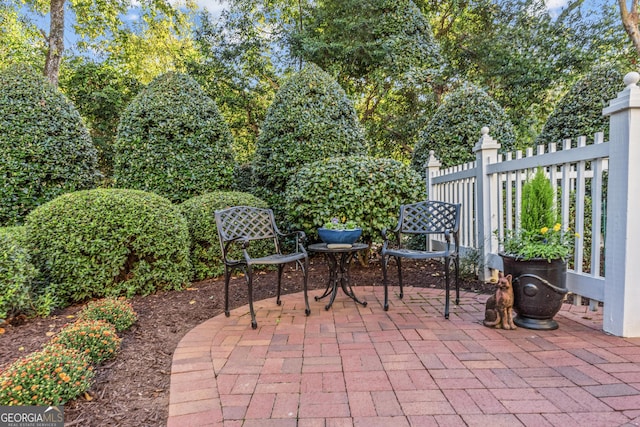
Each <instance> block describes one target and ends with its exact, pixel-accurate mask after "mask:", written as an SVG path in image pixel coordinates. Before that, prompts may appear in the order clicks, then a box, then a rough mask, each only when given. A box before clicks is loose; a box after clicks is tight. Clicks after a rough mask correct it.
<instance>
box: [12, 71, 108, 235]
mask: <svg viewBox="0 0 640 427" xmlns="http://www.w3.org/2000/svg"><path fill="white" fill-rule="evenodd" d="M0 94H1V95H0V181H2V183H3V184H2V185H0V225H16V224H21V223H22V222H23V220H24V217H25V215H26V214H27V213H29V211H31V210H32V209H34V208H35V207H36V206H39V205H41V204H43V203H45V202H47V201H49V200H51V199H54V198H55V197H57V196H59V195H61V194H63V193H67V192H70V191H75V190H82V189H87V188H92V187H94V186H95V185H96V184H97V183H98V181H99V179H100V173H99V171H98V163H97V154H96V149H95V147H94V146H93V144H92V143H91V138H90V136H89V132H88V131H87V128H86V127H85V125H84V123H83V122H82V119H81V118H80V114H79V113H78V111H77V110H76V108H75V107H74V105H73V104H72V103H71V102H70V101H69V100H68V99H67V98H66V97H65V96H64V95H63V94H62V93H61V92H59V91H58V90H57V89H56V88H54V87H53V86H52V85H51V84H50V83H49V82H48V81H47V80H46V79H45V78H44V77H43V76H42V73H39V72H36V71H35V70H33V69H31V68H29V67H28V66H26V65H15V66H10V67H8V68H7V69H5V70H3V71H2V72H0Z"/></svg>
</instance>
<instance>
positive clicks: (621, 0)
mask: <svg viewBox="0 0 640 427" xmlns="http://www.w3.org/2000/svg"><path fill="white" fill-rule="evenodd" d="M627 3H628V2H627V0H618V5H619V6H620V17H621V18H622V25H623V26H624V29H625V31H626V32H627V34H629V38H631V42H632V43H633V46H634V47H635V48H636V52H637V53H638V55H639V56H640V30H639V29H638V0H632V1H631V7H630V8H627Z"/></svg>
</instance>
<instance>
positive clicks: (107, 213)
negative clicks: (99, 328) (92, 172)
mask: <svg viewBox="0 0 640 427" xmlns="http://www.w3.org/2000/svg"><path fill="white" fill-rule="evenodd" d="M25 225H26V227H27V240H28V244H29V249H30V250H31V255H32V257H33V261H34V264H35V265H36V266H37V267H39V268H40V269H41V270H42V271H43V272H45V274H46V276H47V278H48V280H49V282H50V286H51V287H52V288H54V289H55V292H56V295H57V296H58V297H59V298H60V299H61V300H62V302H63V303H69V302H76V301H83V300H85V299H87V298H98V297H103V296H118V295H126V296H127V297H130V296H133V295H134V294H143V295H146V294H149V293H152V292H154V291H156V290H158V289H162V290H166V289H180V288H182V287H183V285H185V284H186V283H187V282H188V280H189V274H190V263H189V230H188V228H187V224H186V221H185V219H184V217H183V216H182V215H180V212H179V211H178V208H177V207H175V206H174V205H172V204H171V202H170V201H169V200H167V199H165V198H164V197H161V196H158V195H156V194H152V193H146V192H143V191H138V190H121V189H97V190H88V191H79V192H75V193H69V194H65V195H63V196H60V197H58V198H56V199H54V200H52V201H51V202H48V203H46V204H44V205H42V206H40V207H38V208H37V209H35V210H34V211H33V212H31V213H30V214H29V215H28V216H27V219H26V223H25Z"/></svg>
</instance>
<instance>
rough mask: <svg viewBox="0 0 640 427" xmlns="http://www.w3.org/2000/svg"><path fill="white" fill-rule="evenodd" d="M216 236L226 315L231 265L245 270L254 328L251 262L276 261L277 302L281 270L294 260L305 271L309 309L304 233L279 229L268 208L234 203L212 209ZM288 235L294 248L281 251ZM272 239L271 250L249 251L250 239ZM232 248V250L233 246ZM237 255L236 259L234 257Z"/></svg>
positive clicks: (277, 299)
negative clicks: (259, 253) (256, 253)
mask: <svg viewBox="0 0 640 427" xmlns="http://www.w3.org/2000/svg"><path fill="white" fill-rule="evenodd" d="M215 217H216V225H217V227H218V238H219V239H220V249H221V250H222V259H223V262H224V304H225V305H224V314H225V315H226V316H227V317H228V316H229V280H230V279H231V273H232V272H233V270H234V269H238V270H242V271H243V272H244V273H245V278H246V281H247V285H248V287H249V309H250V310H251V327H252V328H253V329H256V328H257V327H258V323H257V322H256V315H255V312H254V310H253V266H254V265H277V266H278V289H277V294H276V302H277V304H278V305H280V304H281V302H280V285H281V283H282V271H283V269H284V266H285V264H288V263H291V262H295V263H296V264H298V265H299V266H300V268H301V269H302V273H303V275H304V303H305V311H304V312H305V314H306V315H307V316H308V315H309V313H311V310H310V309H309V301H308V298H307V274H308V273H307V272H308V270H309V256H308V255H307V251H306V250H305V248H304V240H305V237H306V236H305V233H304V232H303V231H294V232H292V233H288V234H283V233H281V232H280V231H279V230H278V227H277V226H276V222H275V219H274V216H273V211H272V210H271V209H261V208H255V207H250V206H235V207H231V208H227V209H223V210H217V211H215ZM287 237H295V238H296V241H295V243H296V245H295V251H293V252H291V253H286V254H283V253H282V250H281V247H282V240H283V239H285V238H287ZM256 240H262V241H264V240H271V241H272V242H273V248H274V250H273V252H274V253H273V254H270V255H266V256H259V257H256V258H253V257H252V256H251V254H250V252H249V247H250V244H251V242H252V241H256ZM234 249H235V250H234ZM236 258H237V259H236Z"/></svg>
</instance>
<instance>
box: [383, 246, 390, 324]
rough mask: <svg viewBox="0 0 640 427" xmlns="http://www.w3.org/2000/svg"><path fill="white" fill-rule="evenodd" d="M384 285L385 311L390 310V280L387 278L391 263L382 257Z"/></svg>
mask: <svg viewBox="0 0 640 427" xmlns="http://www.w3.org/2000/svg"><path fill="white" fill-rule="evenodd" d="M381 261H382V285H383V286H384V306H383V308H384V311H388V310H389V290H388V288H387V286H388V285H389V279H388V277H387V263H388V262H389V257H388V256H385V255H382V260H381Z"/></svg>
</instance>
